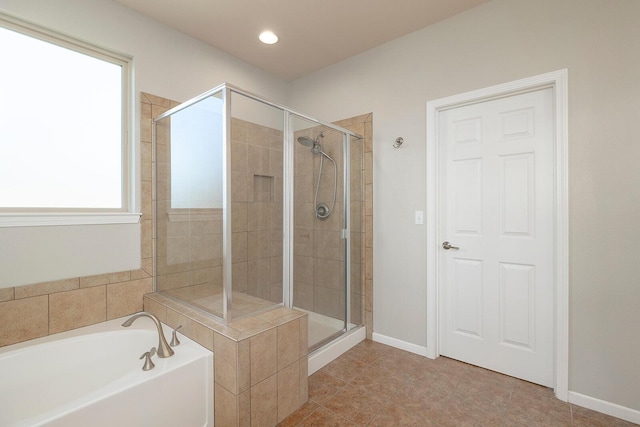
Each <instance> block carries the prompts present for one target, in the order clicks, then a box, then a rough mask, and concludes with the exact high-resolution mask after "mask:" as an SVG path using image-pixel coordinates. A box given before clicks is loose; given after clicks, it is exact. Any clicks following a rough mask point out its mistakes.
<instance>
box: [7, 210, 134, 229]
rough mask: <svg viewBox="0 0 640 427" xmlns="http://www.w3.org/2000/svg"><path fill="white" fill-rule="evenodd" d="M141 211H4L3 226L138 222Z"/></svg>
mask: <svg viewBox="0 0 640 427" xmlns="http://www.w3.org/2000/svg"><path fill="white" fill-rule="evenodd" d="M141 215H142V214H141V213H128V212H117V213H10V214H9V213H4V214H0V228H2V227H41V226H56V225H104V224H137V223H139V222H140V217H141Z"/></svg>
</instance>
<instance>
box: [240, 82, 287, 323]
mask: <svg viewBox="0 0 640 427" xmlns="http://www.w3.org/2000/svg"><path fill="white" fill-rule="evenodd" d="M230 96H231V99H230V105H231V224H232V283H233V285H232V289H233V292H232V304H231V307H232V308H231V318H237V317H241V316H246V315H247V314H250V313H256V312H259V311H263V310H265V309H269V308H271V307H273V306H274V305H276V304H282V302H283V298H282V296H283V292H282V290H283V286H282V284H283V255H282V250H283V245H282V239H283V234H282V233H283V145H284V144H283V137H284V133H283V126H284V111H283V110H282V109H280V108H277V107H274V106H272V105H268V104H265V103H262V102H259V101H256V100H255V99H253V98H249V97H247V96H245V95H243V94H240V93H236V92H231V94H230Z"/></svg>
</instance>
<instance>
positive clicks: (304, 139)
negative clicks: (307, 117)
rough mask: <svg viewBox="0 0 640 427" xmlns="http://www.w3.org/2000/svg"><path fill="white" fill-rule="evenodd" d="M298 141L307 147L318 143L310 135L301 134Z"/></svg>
mask: <svg viewBox="0 0 640 427" xmlns="http://www.w3.org/2000/svg"><path fill="white" fill-rule="evenodd" d="M298 143H300V144H302V145H304V146H305V147H313V146H314V145H315V144H316V141H314V140H313V139H311V138H309V137H308V136H301V137H299V138H298Z"/></svg>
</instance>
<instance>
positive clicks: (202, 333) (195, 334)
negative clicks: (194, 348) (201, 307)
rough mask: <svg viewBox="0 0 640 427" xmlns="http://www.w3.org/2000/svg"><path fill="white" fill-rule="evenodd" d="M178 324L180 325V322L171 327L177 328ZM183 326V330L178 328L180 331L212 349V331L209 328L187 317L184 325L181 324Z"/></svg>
mask: <svg viewBox="0 0 640 427" xmlns="http://www.w3.org/2000/svg"><path fill="white" fill-rule="evenodd" d="M183 325H184V324H183ZM178 326H180V324H177V325H175V326H172V328H177V327H178ZM183 328H184V331H183V330H182V329H180V331H181V332H183V333H184V334H185V335H187V336H188V337H189V338H191V339H192V340H194V341H195V342H197V343H198V344H200V345H201V346H203V347H204V348H206V349H208V350H211V351H213V345H214V344H213V334H214V332H213V331H212V330H211V329H209V328H207V327H206V326H204V325H203V324H201V323H199V322H196V321H195V320H192V319H187V322H186V325H185V326H183Z"/></svg>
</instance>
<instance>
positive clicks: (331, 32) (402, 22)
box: [116, 0, 488, 80]
mask: <svg viewBox="0 0 640 427" xmlns="http://www.w3.org/2000/svg"><path fill="white" fill-rule="evenodd" d="M116 1H117V2H118V3H121V4H123V5H125V6H128V7H130V8H132V9H135V10H137V11H139V12H141V13H143V14H144V15H147V16H150V17H152V18H154V19H155V20H157V21H160V22H162V23H164V24H167V25H169V26H171V27H173V28H176V29H178V30H180V31H182V32H183V33H185V34H188V35H189V36H191V37H193V38H196V39H199V40H202V41H203V42H205V43H208V44H210V45H212V46H214V47H216V48H218V49H220V50H222V51H225V52H227V53H229V54H231V55H233V56H235V57H238V58H240V59H243V60H244V61H246V62H248V63H250V64H253V65H255V66H257V67H259V68H261V69H263V70H265V71H267V72H269V73H272V74H274V75H276V76H278V77H280V78H282V79H285V80H293V79H295V78H298V77H300V76H303V75H305V74H308V73H311V72H313V71H315V70H318V69H320V68H323V67H326V66H328V65H331V64H334V63H336V62H339V61H341V60H343V59H345V58H348V57H350V56H353V55H356V54H358V53H360V52H364V51H366V50H368V49H371V48H373V47H376V46H379V45H381V44H383V43H386V42H388V41H390V40H393V39H395V38H398V37H401V36H403V35H405V34H408V33H411V32H413V31H416V30H418V29H420V28H424V27H426V26H428V25H431V24H433V23H436V22H438V21H441V20H443V19H446V18H448V17H450V16H453V15H455V14H457V13H460V12H463V11H464V10H467V9H470V8H472V7H475V6H478V5H480V4H482V3H485V2H487V1H488V0H116ZM266 29H269V30H271V31H273V32H275V33H276V34H277V35H278V37H279V38H280V41H279V42H278V43H277V44H275V45H271V46H268V45H264V44H262V43H261V42H259V41H258V34H259V33H260V32H262V31H263V30H266Z"/></svg>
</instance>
